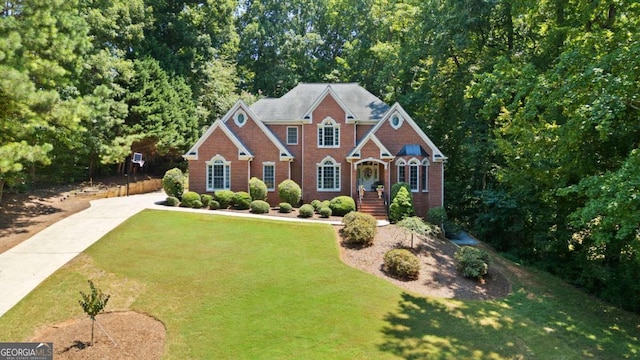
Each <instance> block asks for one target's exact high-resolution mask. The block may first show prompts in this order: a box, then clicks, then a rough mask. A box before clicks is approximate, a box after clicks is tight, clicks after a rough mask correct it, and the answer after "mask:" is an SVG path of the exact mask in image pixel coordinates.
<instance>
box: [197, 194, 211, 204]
mask: <svg viewBox="0 0 640 360" xmlns="http://www.w3.org/2000/svg"><path fill="white" fill-rule="evenodd" d="M200 201H202V206H204V207H210V206H211V202H212V201H213V196H211V195H209V194H202V195H200Z"/></svg>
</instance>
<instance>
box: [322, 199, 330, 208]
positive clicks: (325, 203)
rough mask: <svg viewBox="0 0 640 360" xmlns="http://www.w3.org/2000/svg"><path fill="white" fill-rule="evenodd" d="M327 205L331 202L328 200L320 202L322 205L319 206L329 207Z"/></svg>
mask: <svg viewBox="0 0 640 360" xmlns="http://www.w3.org/2000/svg"><path fill="white" fill-rule="evenodd" d="M329 204H331V201H329V200H324V201H323V202H322V204H321V205H320V207H325V206H326V207H329Z"/></svg>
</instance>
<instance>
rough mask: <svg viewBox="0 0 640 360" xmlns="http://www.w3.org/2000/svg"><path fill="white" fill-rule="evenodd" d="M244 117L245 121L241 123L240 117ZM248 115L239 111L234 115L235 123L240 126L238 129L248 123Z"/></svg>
mask: <svg viewBox="0 0 640 360" xmlns="http://www.w3.org/2000/svg"><path fill="white" fill-rule="evenodd" d="M240 115H242V116H243V119H244V121H242V122H240V120H239V119H238V117H239V116H240ZM247 120H248V118H247V114H246V113H245V112H244V111H242V110H238V111H237V112H236V113H235V115H233V121H234V122H235V123H236V125H238V127H243V126H244V125H245V124H246V123H247Z"/></svg>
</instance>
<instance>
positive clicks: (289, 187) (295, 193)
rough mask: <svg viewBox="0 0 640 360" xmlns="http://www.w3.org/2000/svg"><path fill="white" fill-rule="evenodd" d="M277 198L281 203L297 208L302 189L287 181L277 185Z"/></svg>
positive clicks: (289, 180) (291, 181)
mask: <svg viewBox="0 0 640 360" xmlns="http://www.w3.org/2000/svg"><path fill="white" fill-rule="evenodd" d="M278 196H280V200H282V202H286V203H289V204H291V206H297V205H298V204H299V203H300V199H301V198H302V189H301V188H300V185H298V184H296V182H295V181H293V180H291V179H287V180H284V181H283V182H281V183H280V184H279V185H278Z"/></svg>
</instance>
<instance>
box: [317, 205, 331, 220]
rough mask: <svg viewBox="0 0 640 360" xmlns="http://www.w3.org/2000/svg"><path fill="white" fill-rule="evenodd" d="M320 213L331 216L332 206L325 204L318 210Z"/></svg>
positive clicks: (325, 216)
mask: <svg viewBox="0 0 640 360" xmlns="http://www.w3.org/2000/svg"><path fill="white" fill-rule="evenodd" d="M318 214H320V217H323V218H328V217H329V216H331V214H332V211H331V208H330V207H328V206H324V207H321V208H320V210H318Z"/></svg>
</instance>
